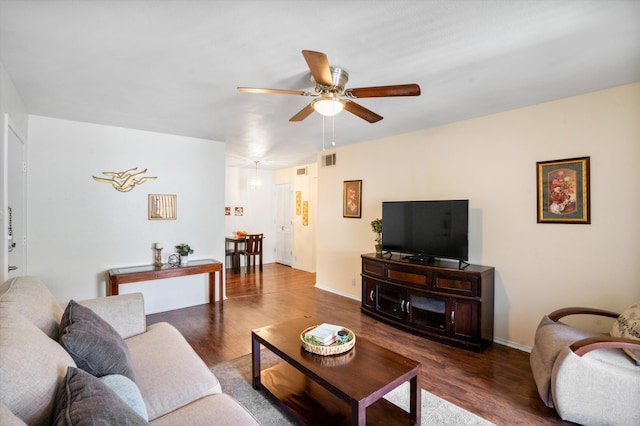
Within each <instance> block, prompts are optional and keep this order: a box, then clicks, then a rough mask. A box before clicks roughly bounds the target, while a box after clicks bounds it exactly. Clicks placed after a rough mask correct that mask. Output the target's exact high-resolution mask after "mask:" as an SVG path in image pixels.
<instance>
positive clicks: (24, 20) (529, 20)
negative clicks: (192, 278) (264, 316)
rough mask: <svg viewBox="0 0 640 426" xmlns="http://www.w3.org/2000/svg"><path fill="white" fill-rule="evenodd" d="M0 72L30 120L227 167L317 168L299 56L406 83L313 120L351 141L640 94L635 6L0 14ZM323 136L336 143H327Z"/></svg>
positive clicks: (361, 80)
mask: <svg viewBox="0 0 640 426" xmlns="http://www.w3.org/2000/svg"><path fill="white" fill-rule="evenodd" d="M0 30H1V31H0V59H1V60H2V63H3V65H4V67H5V69H6V71H7V72H8V73H9V75H10V77H11V79H12V81H13V83H14V85H15V86H16V88H17V89H18V91H19V93H20V94H21V96H22V99H23V101H24V102H25V104H26V107H27V109H28V111H29V113H31V114H36V115H44V116H50V117H57V118H62V119H68V120H77V121H86V122H91V123H99V124H107V125H113V126H120V127H127V128H135V129H143V130H150V131H155V132H162V133H169V134H176V135H186V136H193V137H198V138H207V139H213V140H217V141H224V142H226V144H227V165H229V166H238V167H252V166H253V165H254V163H253V161H254V160H259V161H260V167H261V168H263V167H264V168H270V169H278V168H283V167H293V166H296V165H301V164H307V163H309V162H314V161H315V155H316V153H317V152H318V151H321V150H322V145H323V130H322V128H323V120H322V117H321V116H320V115H319V114H317V113H314V114H312V115H311V116H309V117H308V118H307V119H306V120H304V121H303V122H299V123H291V122H289V121H288V120H289V118H290V117H291V116H293V115H294V114H295V113H296V112H298V111H299V110H300V109H302V108H303V107H304V106H305V105H306V104H307V103H308V102H309V98H306V97H301V96H288V95H273V94H248V93H239V92H237V91H236V87H237V86H253V87H266V88H278V89H296V90H312V84H311V82H310V80H309V71H308V68H307V65H306V63H305V61H304V58H303V57H302V54H301V51H302V50H303V49H308V50H316V51H321V52H325V53H326V54H327V55H328V57H329V62H330V63H331V65H333V66H341V67H343V68H345V69H346V70H347V71H348V72H349V74H350V81H349V83H348V84H347V87H351V88H353V87H364V86H379V85H389V84H404V83H418V84H419V85H420V86H421V88H422V95H421V96H420V97H403V98H369V99H361V100H359V101H358V102H359V103H360V104H361V105H363V106H365V107H367V108H369V109H371V110H373V111H375V112H377V113H378V114H380V115H382V116H383V117H384V120H382V121H380V122H378V123H375V124H369V123H367V122H366V121H364V120H362V119H359V118H357V117H356V116H354V115H352V114H349V113H347V112H342V113H341V114H340V115H338V116H337V117H336V119H335V123H332V122H331V120H330V119H326V120H325V145H326V146H327V148H330V146H329V144H330V142H331V141H332V139H335V142H336V144H337V145H338V146H340V145H346V144H352V143H357V142H361V141H365V140H371V139H377V138H382V137H387V136H391V135H396V134H400V133H406V132H411V131H415V130H418V129H423V128H428V127H433V126H437V125H442V124H445V123H450V122H455V121H459V120H463V119H468V118H472V117H478V116H483V115H487V114H492V113H496V112H500V111H506V110H510V109H514V108H519V107H523V106H527V105H533V104H537V103H541V102H545V101H549V100H554V99H559V98H564V97H568V96H573V95H578V94H582V93H587V92H591V91H595V90H600V89H604V88H608V87H613V86H617V85H621V84H627V83H631V82H637V81H640V1H638V0H611V1H605V0H596V1H588V0H550V1H542V0H540V1H536V0H529V1H517V0H514V1H502V0H501V1H486V0H478V1H444V0H431V1H418V0H416V1H398V0H395V1H392V0H386V1H333V0H323V1H303V0H299V1H276V0H272V1H263V0H240V1H205V0H200V1H196V0H181V1H178V0H155V1H153V0H128V1H106V0H104V1H97V0H93V1H89V0H86V1H75V0H74V1H60V0H40V1H31V0H21V1H17V0H15V1H12V0H0ZM332 126H333V129H334V132H335V133H334V134H333V133H332Z"/></svg>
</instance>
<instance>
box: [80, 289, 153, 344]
mask: <svg viewBox="0 0 640 426" xmlns="http://www.w3.org/2000/svg"><path fill="white" fill-rule="evenodd" d="M78 303H80V304H81V305H83V306H86V307H87V308H89V309H91V310H92V311H94V312H95V313H96V314H98V315H99V316H100V317H101V318H102V319H104V320H105V321H106V322H108V323H109V324H110V325H111V326H112V327H113V328H115V330H116V331H117V332H118V334H120V336H121V337H122V338H123V339H126V338H128V337H131V336H135V335H136V334H140V333H144V332H145V331H146V330H147V317H146V316H145V314H144V298H143V297H142V293H131V294H121V295H118V296H107V297H98V298H95V299H87V300H81V301H79V302H78Z"/></svg>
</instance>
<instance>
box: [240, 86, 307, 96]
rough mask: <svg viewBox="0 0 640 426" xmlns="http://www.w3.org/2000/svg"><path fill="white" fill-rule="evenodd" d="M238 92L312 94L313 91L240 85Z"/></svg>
mask: <svg viewBox="0 0 640 426" xmlns="http://www.w3.org/2000/svg"><path fill="white" fill-rule="evenodd" d="M238 92H246V93H271V94H276V95H301V96H311V93H309V92H304V91H302V90H287V89H260V88H257V87H238Z"/></svg>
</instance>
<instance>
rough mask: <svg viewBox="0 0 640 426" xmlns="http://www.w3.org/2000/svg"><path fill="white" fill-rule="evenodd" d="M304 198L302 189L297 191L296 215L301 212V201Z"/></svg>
mask: <svg viewBox="0 0 640 426" xmlns="http://www.w3.org/2000/svg"><path fill="white" fill-rule="evenodd" d="M301 200H302V191H296V215H299V214H300V213H301V206H300V203H301Z"/></svg>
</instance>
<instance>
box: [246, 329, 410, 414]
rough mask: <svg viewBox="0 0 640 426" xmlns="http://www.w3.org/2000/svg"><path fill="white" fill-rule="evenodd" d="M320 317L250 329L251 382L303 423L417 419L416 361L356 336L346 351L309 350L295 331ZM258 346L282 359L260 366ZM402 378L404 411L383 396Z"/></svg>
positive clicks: (397, 384)
mask: <svg viewBox="0 0 640 426" xmlns="http://www.w3.org/2000/svg"><path fill="white" fill-rule="evenodd" d="M323 322H329V323H330V322H331V321H324V320H319V319H317V318H312V317H309V318H299V319H295V320H292V321H287V322H284V323H281V324H276V325H271V326H267V327H262V328H259V329H256V330H253V331H252V332H251V352H252V377H253V387H254V388H255V389H262V390H264V391H265V392H266V393H267V394H268V395H270V396H271V397H273V398H275V400H276V401H277V402H279V403H280V404H281V405H282V406H283V407H285V408H286V409H288V410H289V411H290V412H291V413H293V414H294V415H295V416H296V417H297V418H298V419H299V421H300V422H301V423H303V424H307V425H327V424H331V425H339V424H351V425H361V426H364V425H366V424H369V425H372V424H379V425H391V424H405V425H406V424H411V425H415V424H419V422H420V407H421V401H420V399H421V398H420V388H419V386H418V377H419V375H420V370H421V365H420V363H419V362H418V361H414V360H412V359H409V358H407V357H405V356H402V355H400V354H397V353H395V352H393V351H391V350H389V349H386V348H384V347H382V346H379V345H377V344H375V343H373V342H371V341H369V340H367V339H365V338H363V337H360V336H357V335H356V344H355V346H354V348H353V349H351V350H350V351H349V352H346V353H343V354H339V355H330V356H321V355H316V354H312V353H309V352H307V351H306V350H304V348H303V347H302V344H301V341H300V333H301V332H302V331H303V330H305V329H306V328H308V327H312V326H314V325H317V324H322V323H323ZM341 325H344V324H341ZM260 345H264V347H266V348H267V349H269V350H271V351H272V352H273V353H275V354H276V355H277V356H278V357H280V358H281V359H282V361H283V362H280V363H277V364H276V365H274V366H273V367H270V368H268V369H265V370H261V368H260V361H261V359H260V347H261V346H260ZM406 381H409V382H410V389H411V390H410V398H409V404H410V412H409V413H407V412H406V411H404V410H402V409H401V408H399V407H397V406H396V405H394V404H392V403H390V402H389V401H387V400H385V399H383V398H382V397H383V396H384V395H386V394H387V393H388V392H389V391H391V390H393V389H395V388H397V387H398V386H400V385H401V384H402V383H404V382H406Z"/></svg>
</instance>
